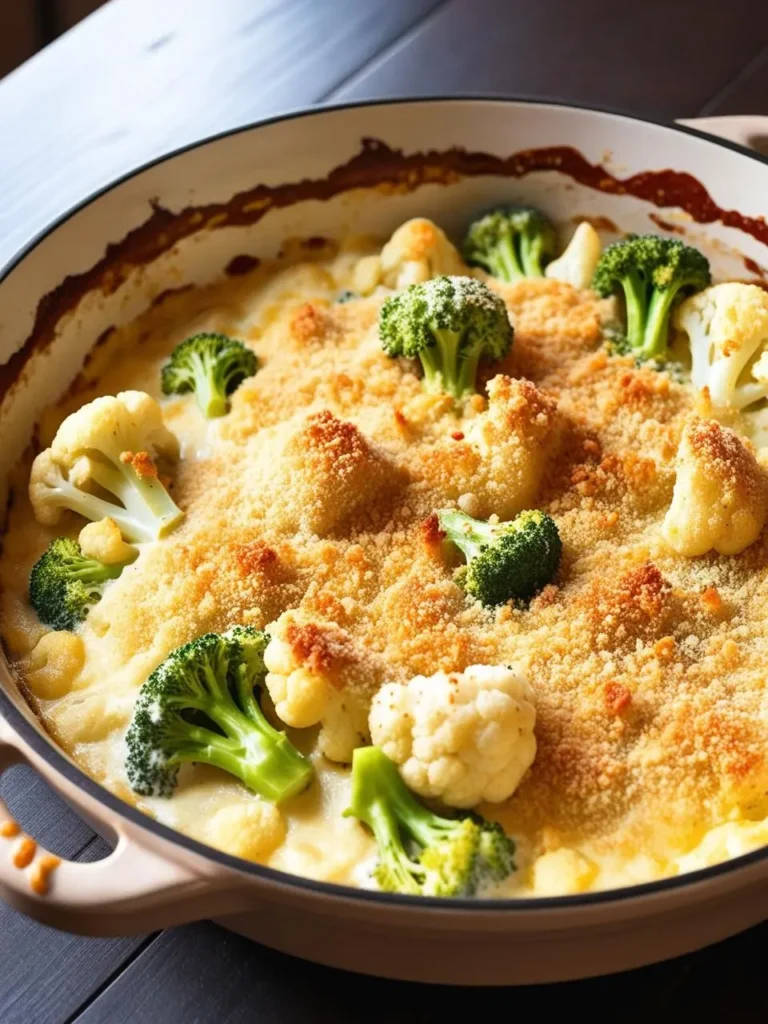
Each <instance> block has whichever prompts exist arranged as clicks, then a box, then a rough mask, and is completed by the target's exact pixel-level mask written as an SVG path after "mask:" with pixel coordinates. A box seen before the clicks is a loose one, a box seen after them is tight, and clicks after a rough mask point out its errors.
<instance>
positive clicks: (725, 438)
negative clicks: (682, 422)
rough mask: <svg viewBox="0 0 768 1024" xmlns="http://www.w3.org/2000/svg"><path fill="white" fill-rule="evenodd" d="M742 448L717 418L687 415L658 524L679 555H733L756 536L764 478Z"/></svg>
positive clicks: (763, 508) (766, 494) (767, 504)
mask: <svg viewBox="0 0 768 1024" xmlns="http://www.w3.org/2000/svg"><path fill="white" fill-rule="evenodd" d="M747 445H748V442H746V443H745V442H742V441H741V440H740V439H739V437H738V435H737V434H735V433H734V432H733V431H732V430H729V429H728V428H727V427H721V426H720V424H719V423H718V422H717V421H716V420H704V419H699V418H698V417H692V418H691V420H690V421H689V422H688V424H687V425H686V427H685V430H684V432H683V437H682V440H681V442H680V447H679V449H678V452H677V480H676V481H675V490H674V493H673V496H672V504H671V505H670V507H669V510H668V512H667V515H666V518H665V519H664V525H663V533H664V538H665V540H666V541H667V543H668V544H669V545H670V547H672V548H673V549H674V550H675V551H676V552H677V553H678V554H680V555H687V556H688V557H695V556H696V555H703V554H706V552H707V551H710V550H712V549H714V550H715V551H717V552H719V553H720V554H721V555H737V554H738V553H739V552H740V551H743V550H744V549H745V548H747V547H749V545H750V544H753V543H754V542H755V541H756V540H757V538H758V537H759V535H760V532H761V530H762V529H763V526H764V525H765V521H766V517H767V516H768V476H766V473H765V472H764V470H763V469H762V468H761V467H760V465H759V464H758V462H757V459H756V458H755V456H754V453H753V451H752V449H751V447H747Z"/></svg>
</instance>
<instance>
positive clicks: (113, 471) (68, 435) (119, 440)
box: [29, 391, 183, 541]
mask: <svg viewBox="0 0 768 1024" xmlns="http://www.w3.org/2000/svg"><path fill="white" fill-rule="evenodd" d="M178 453H179V446H178V441H177V440H176V438H175V437H174V435H173V434H172V433H171V432H170V431H169V430H168V429H167V428H166V427H165V425H164V424H163V417H162V412H161V410H160V406H159V405H158V404H157V402H156V401H155V400H154V399H153V398H151V397H150V396H149V395H147V394H145V393H144V392H142V391H123V392H122V393H121V394H119V395H117V397H113V396H111V395H108V396H104V397H103V398H97V399H95V400H94V401H93V402H89V403H88V404H87V405H84V406H83V407H82V408H81V409H78V411H77V412H75V413H72V415H71V416H68V417H67V418H66V419H65V420H64V422H63V423H62V424H61V426H60V427H59V430H58V433H57V434H56V437H55V438H54V439H53V444H52V445H51V447H50V448H46V450H45V451H44V452H41V453H40V455H38V456H37V458H36V459H35V461H34V463H33V464H32V473H31V476H30V481H29V497H30V501H31V502H32V508H33V510H34V512H35V517H36V519H37V520H38V522H40V523H44V524H45V525H46V526H53V525H55V524H56V523H58V521H59V519H60V518H61V513H62V511H63V510H64V509H70V510H71V511H73V512H78V513H79V514H80V515H82V516H84V517H85V518H86V519H91V520H100V519H105V518H111V519H113V520H114V521H115V523H117V525H118V527H119V528H120V531H121V533H122V534H123V536H124V537H126V538H127V539H128V540H131V541H146V540H153V539H155V538H156V537H162V536H164V535H165V534H166V533H168V532H170V530H172V529H173V527H174V526H175V525H176V524H177V523H178V522H179V521H180V520H181V519H182V517H183V513H182V512H181V511H180V510H179V509H178V508H177V507H176V505H175V504H174V502H173V500H172V499H171V497H170V495H169V494H168V492H167V491H166V489H165V487H164V486H163V484H162V483H161V482H160V479H159V477H158V472H157V467H156V465H155V461H154V460H155V458H158V457H159V458H167V459H175V458H177V457H178ZM92 485H96V486H97V487H99V488H100V489H101V490H102V491H106V492H108V493H109V494H110V495H112V496H113V497H114V499H115V503H114V504H113V503H112V502H111V501H108V500H106V499H104V498H102V497H99V496H97V495H95V494H92V493H91V492H90V491H89V490H88V488H89V487H91V486H92Z"/></svg>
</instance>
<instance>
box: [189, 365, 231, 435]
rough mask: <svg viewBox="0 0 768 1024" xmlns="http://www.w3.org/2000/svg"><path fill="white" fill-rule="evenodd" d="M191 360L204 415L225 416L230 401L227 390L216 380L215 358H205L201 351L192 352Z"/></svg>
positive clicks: (196, 390)
mask: <svg viewBox="0 0 768 1024" xmlns="http://www.w3.org/2000/svg"><path fill="white" fill-rule="evenodd" d="M189 362H190V366H191V368H192V375H193V377H194V380H195V385H194V392H195V399H196V401H197V404H198V405H199V406H200V408H201V410H202V412H203V415H204V416H205V417H206V418H207V419H209V420H210V419H215V418H216V417H218V416H225V415H226V413H227V411H228V409H229V402H228V400H227V395H226V392H225V391H224V389H223V388H222V387H221V385H220V384H219V382H218V381H217V380H216V360H215V358H211V357H210V356H208V357H207V358H204V357H203V356H201V355H200V353H199V352H191V353H190V355H189Z"/></svg>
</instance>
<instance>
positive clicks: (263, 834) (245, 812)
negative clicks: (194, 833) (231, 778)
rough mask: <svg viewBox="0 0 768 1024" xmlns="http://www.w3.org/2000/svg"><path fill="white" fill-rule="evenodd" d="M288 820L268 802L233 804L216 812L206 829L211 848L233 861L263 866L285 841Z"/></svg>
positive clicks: (254, 801)
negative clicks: (239, 859) (241, 860)
mask: <svg viewBox="0 0 768 1024" xmlns="http://www.w3.org/2000/svg"><path fill="white" fill-rule="evenodd" d="M285 831H286V829H285V819H284V818H283V815H282V814H281V813H280V811H279V810H278V808H277V807H275V805H274V804H270V803H267V801H266V800H257V799H253V800H249V801H248V802H247V803H237V804H229V805H228V806H226V807H222V808H221V809H220V810H218V811H216V813H215V814H214V815H213V817H212V818H211V819H210V821H209V822H208V824H207V827H206V838H207V841H208V842H209V843H210V844H211V846H215V847H216V849H217V850H223V851H224V853H229V854H231V855H232V856H233V857H242V858H243V859H244V860H252V861H255V862H256V863H257V864H263V863H264V861H265V860H266V859H267V858H268V857H269V856H270V854H272V853H273V852H274V851H275V850H276V849H277V848H278V846H281V845H282V843H283V841H284V839H285Z"/></svg>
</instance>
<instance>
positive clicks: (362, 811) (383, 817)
mask: <svg viewBox="0 0 768 1024" xmlns="http://www.w3.org/2000/svg"><path fill="white" fill-rule="evenodd" d="M353 758H354V762H353V763H354V774H353V779H354V780H355V781H354V786H353V790H352V799H351V801H350V806H349V809H348V810H347V811H345V812H344V813H345V814H346V815H354V817H356V818H359V819H360V820H361V821H364V822H365V823H366V825H368V826H369V827H370V829H371V831H372V832H373V833H374V835H375V836H376V838H377V839H378V840H380V841H381V842H382V843H383V844H384V845H386V844H387V843H388V842H391V841H392V836H393V835H394V836H395V837H398V842H399V843H400V844H401V845H402V843H401V841H400V840H399V833H400V830H403V831H405V832H406V833H407V834H408V835H409V836H410V837H411V839H413V840H415V841H416V842H417V843H418V844H419V846H424V847H426V846H430V845H431V844H432V843H434V842H436V841H438V840H439V839H441V838H444V837H445V835H446V833H447V832H450V831H451V825H452V822H451V821H450V819H448V818H440V817H438V816H437V815H436V814H433V813H432V812H431V811H430V810H428V809H427V808H426V807H424V805H423V804H421V803H419V801H418V800H417V799H416V797H415V796H414V795H413V793H411V791H410V790H409V789H408V787H407V786H406V784H405V783H404V782H403V780H402V778H401V777H400V772H399V771H398V768H397V765H395V764H394V763H393V762H392V761H390V759H389V758H388V757H387V755H386V754H385V753H383V751H382V750H380V749H379V747H358V748H357V750H355V752H354V754H353ZM417 867H418V865H417Z"/></svg>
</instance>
